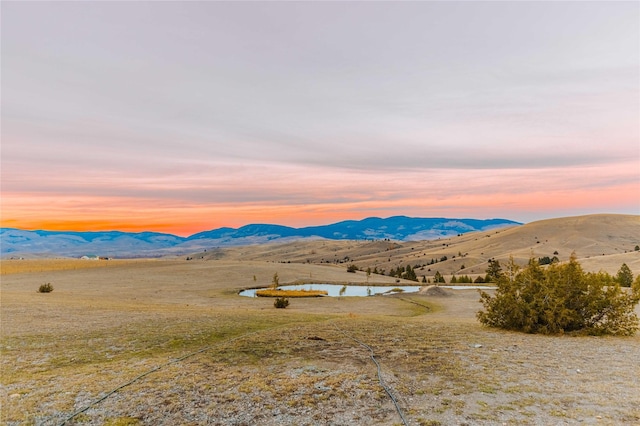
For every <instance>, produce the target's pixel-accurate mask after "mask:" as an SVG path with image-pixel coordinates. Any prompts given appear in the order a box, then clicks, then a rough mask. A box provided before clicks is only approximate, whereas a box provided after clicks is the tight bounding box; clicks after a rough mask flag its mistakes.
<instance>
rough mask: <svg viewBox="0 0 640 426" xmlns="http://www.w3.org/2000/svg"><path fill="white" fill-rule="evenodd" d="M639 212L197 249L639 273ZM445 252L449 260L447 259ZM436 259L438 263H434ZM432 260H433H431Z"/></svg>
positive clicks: (281, 257) (452, 266)
mask: <svg viewBox="0 0 640 426" xmlns="http://www.w3.org/2000/svg"><path fill="white" fill-rule="evenodd" d="M639 244H640V216H635V215H613V214H601V215H588V216H578V217H566V218H557V219H549V220H542V221H537V222H531V223H528V224H525V225H522V226H514V227H510V228H503V229H497V230H491V231H478V232H470V233H464V234H459V235H455V236H452V237H447V238H438V239H435V240H434V239H432V240H422V241H405V242H398V241H370V242H362V241H360V242H358V241H330V240H321V241H293V242H289V243H286V244H267V245H258V246H244V247H235V248H227V249H218V250H213V251H211V250H210V251H208V252H206V253H198V254H194V255H193V257H194V258H201V259H237V260H239V259H244V260H264V261H270V262H284V263H289V262H290V263H321V264H322V263H324V264H334V265H342V264H355V265H357V266H358V267H359V268H361V269H366V268H371V269H372V270H373V269H374V268H375V269H377V270H384V271H385V272H388V271H389V270H391V269H392V268H393V269H395V268H397V267H398V266H406V265H408V264H410V265H412V266H416V265H417V266H418V267H419V272H417V273H418V275H419V276H421V275H425V276H430V275H433V274H434V273H435V271H439V272H440V273H442V274H447V275H449V274H457V275H460V274H469V275H472V274H476V275H477V274H483V273H484V271H485V270H486V268H487V265H488V264H487V261H488V260H489V259H498V260H500V261H501V262H506V261H508V259H509V257H510V256H512V257H513V258H514V259H515V261H516V262H518V263H520V264H524V263H526V262H527V261H528V259H529V258H530V257H536V258H539V257H544V256H549V257H553V256H557V257H558V258H559V259H560V260H561V261H564V260H568V259H569V257H570V256H571V253H573V252H575V254H576V256H577V257H578V259H579V260H580V263H581V264H582V265H583V267H584V268H585V269H586V270H589V271H594V272H595V271H599V270H605V271H607V272H609V273H611V274H615V273H616V271H617V270H618V269H619V267H620V265H621V264H622V263H626V264H627V265H628V266H629V267H630V268H631V270H632V271H633V272H634V274H636V275H637V274H639V273H640V251H637V250H635V248H636V246H638V245H639ZM445 257H446V260H444V258H445ZM436 261H437V262H436ZM432 262H434V263H432Z"/></svg>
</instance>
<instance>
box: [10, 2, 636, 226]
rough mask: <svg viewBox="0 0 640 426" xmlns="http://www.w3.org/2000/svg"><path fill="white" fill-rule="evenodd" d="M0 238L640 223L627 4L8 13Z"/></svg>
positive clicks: (55, 5) (119, 7)
mask: <svg viewBox="0 0 640 426" xmlns="http://www.w3.org/2000/svg"><path fill="white" fill-rule="evenodd" d="M1 24H2V28H1V49H2V50H1V55H2V56H1V71H2V74H1V83H2V86H1V90H2V91H1V98H2V110H1V114H2V123H1V124H2V127H1V131H2V135H1V136H2V146H1V166H2V167H1V173H2V187H1V190H2V226H4V227H17V228H24V229H64V230H107V229H118V230H124V231H142V230H152V231H160V232H171V233H175V234H179V235H190V234H193V233H196V232H199V231H203V230H208V229H213V228H217V227H220V226H233V227H238V226H242V225H245V224H248V223H278V224H283V225H289V226H307V225H317V224H326V223H331V222H336V221H339V220H345V219H362V218H365V217H370V216H379V217H388V216H392V215H408V216H419V217H458V218H461V217H472V218H495V217H500V218H507V219H513V220H517V221H522V222H529V221H533V220H538V219H543V218H550V217H560V216H570V215H579V214H590V213H627V214H640V3H638V2H633V1H630V2H407V3H400V2H372V3H368V2H347V3H343V2H322V3H319V2H318V3H311V2H282V3H280V2H256V3H253V2H233V3H232V2H229V3H227V2H2V9H1Z"/></svg>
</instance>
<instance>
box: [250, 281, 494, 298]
mask: <svg viewBox="0 0 640 426" xmlns="http://www.w3.org/2000/svg"><path fill="white" fill-rule="evenodd" d="M421 287H422V286H419V285H410V286H402V285H390V286H366V285H340V284H294V285H281V286H279V287H278V288H279V289H280V290H325V291H327V292H328V293H329V296H330V297H339V296H346V297H349V296H360V297H362V296H374V295H376V294H384V293H387V294H388V293H390V292H391V290H394V289H402V293H415V292H417V291H418V290H420V288H421ZM440 287H442V288H448V289H453V290H474V289H478V288H484V289H490V288H491V287H486V286H463V285H450V286H446V285H442V286H440ZM256 290H261V289H259V288H258V289H255V288H252V289H249V290H243V291H241V292H240V293H239V294H240V296H247V297H256Z"/></svg>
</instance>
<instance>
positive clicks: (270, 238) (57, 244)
mask: <svg viewBox="0 0 640 426" xmlns="http://www.w3.org/2000/svg"><path fill="white" fill-rule="evenodd" d="M517 225H521V223H519V222H515V221H512V220H507V219H447V218H414V217H406V216H393V217H389V218H377V217H371V218H367V219H363V220H347V221H342V222H337V223H333V224H329V225H322V226H309V227H303V228H292V227H288V226H282V225H271V224H251V225H246V226H242V227H240V228H227V227H224V228H218V229H213V230H210V231H205V232H200V233H197V234H194V235H191V236H189V237H180V236H176V235H172V234H164V233H158V232H140V233H131V232H121V231H103V232H75V231H45V230H36V231H28V230H22V229H16V228H0V248H1V251H0V255H1V256H2V257H3V258H8V257H21V256H29V257H32V256H83V255H96V256H102V257H114V258H129V257H151V256H163V255H169V254H176V255H177V254H185V253H191V252H194V251H198V250H203V249H208V248H219V247H229V246H239V245H251V244H262V243H266V242H277V241H291V240H297V239H329V240H384V239H388V240H393V241H417V240H433V239H437V238H443V237H450V236H454V235H459V234H464V233H467V232H473V231H486V230H490V229H498V228H504V227H509V226H517Z"/></svg>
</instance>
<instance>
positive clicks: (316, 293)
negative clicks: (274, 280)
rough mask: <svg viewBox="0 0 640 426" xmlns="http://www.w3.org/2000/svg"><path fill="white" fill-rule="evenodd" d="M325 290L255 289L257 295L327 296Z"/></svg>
mask: <svg viewBox="0 0 640 426" xmlns="http://www.w3.org/2000/svg"><path fill="white" fill-rule="evenodd" d="M328 294H329V292H328V291H325V290H278V289H276V290H273V289H265V290H258V291H256V296H258V297H322V296H327V295H328Z"/></svg>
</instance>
